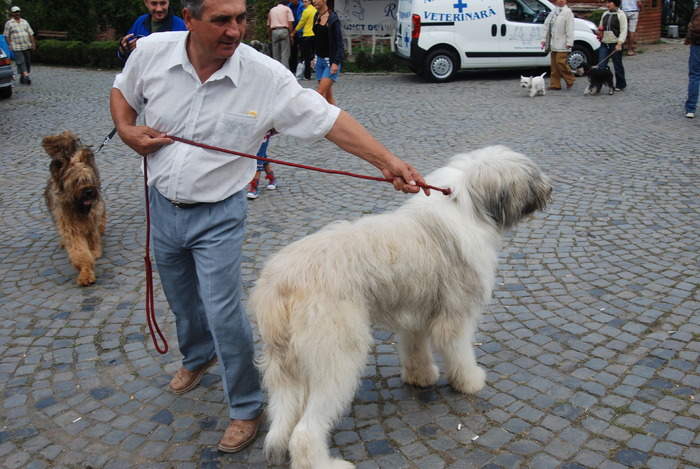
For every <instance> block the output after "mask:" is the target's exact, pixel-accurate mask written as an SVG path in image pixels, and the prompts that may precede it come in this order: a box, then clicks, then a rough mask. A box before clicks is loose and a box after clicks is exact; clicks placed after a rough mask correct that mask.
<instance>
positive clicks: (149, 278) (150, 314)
mask: <svg viewBox="0 0 700 469" xmlns="http://www.w3.org/2000/svg"><path fill="white" fill-rule="evenodd" d="M168 138H170V139H172V140H175V141H177V142H182V143H187V144H188V145H193V146H195V147H200V148H205V149H207V150H214V151H220V152H223V153H229V154H231V155H237V156H243V157H245V158H252V159H254V160H263V161H269V162H270V163H276V164H281V165H285V166H292V167H295V168H302V169H310V170H312V171H319V172H321V173H330V174H340V175H343V176H351V177H355V178H360V179H368V180H370V181H381V182H389V183H391V182H393V181H392V180H391V179H388V178H380V177H374V176H365V175H362V174H355V173H349V172H347V171H337V170H333V169H323V168H317V167H314V166H307V165H304V164H299V163H290V162H287V161H280V160H274V159H272V158H265V157H261V156H253V155H249V154H247V153H240V152H237V151H233V150H227V149H225V148H219V147H214V146H211V145H207V144H205V143H197V142H194V141H192V140H187V139H184V138H180V137H172V136H168ZM143 182H144V188H145V195H146V255H145V256H144V262H145V264H146V321H147V322H148V329H149V330H150V332H151V338H152V339H153V345H154V346H155V347H156V350H157V351H158V353H160V354H166V353H168V341H167V340H165V337H164V336H163V333H162V332H161V331H160V328H159V327H158V323H157V322H156V313H155V301H154V295H153V265H152V264H151V251H150V245H151V210H150V207H149V200H148V158H147V157H144V158H143ZM418 187H421V188H425V189H432V190H436V191H440V192H442V193H443V194H445V195H450V194H451V193H452V189H450V188H449V187H448V188H447V189H442V188H440V187H435V186H431V185H428V184H418ZM154 331H155V332H154ZM156 333H157V334H158V337H160V340H161V341H162V342H163V348H161V347H160V345H159V344H158V339H157V338H156Z"/></svg>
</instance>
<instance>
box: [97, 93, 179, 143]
mask: <svg viewBox="0 0 700 469" xmlns="http://www.w3.org/2000/svg"><path fill="white" fill-rule="evenodd" d="M109 109H110V112H111V113H112V120H113V121H114V126H115V127H116V128H117V133H118V134H119V138H121V139H122V141H123V142H124V143H126V144H127V145H128V146H129V147H130V148H131V149H133V150H134V151H135V152H136V153H138V154H139V155H141V156H147V155H149V154H151V153H153V152H155V151H157V150H159V149H160V148H161V147H162V146H163V145H170V144H171V143H173V140H171V139H169V138H165V137H166V135H167V134H165V133H163V132H158V131H156V130H154V129H152V128H150V127H147V126H145V125H136V118H137V117H138V113H137V112H136V111H135V110H134V108H132V107H131V106H130V105H129V103H128V102H127V100H126V98H124V95H123V94H122V92H121V91H119V89H117V88H112V92H111V93H110V95H109Z"/></svg>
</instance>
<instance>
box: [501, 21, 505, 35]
mask: <svg viewBox="0 0 700 469" xmlns="http://www.w3.org/2000/svg"><path fill="white" fill-rule="evenodd" d="M505 35H506V25H505V24H502V25H501V36H505Z"/></svg>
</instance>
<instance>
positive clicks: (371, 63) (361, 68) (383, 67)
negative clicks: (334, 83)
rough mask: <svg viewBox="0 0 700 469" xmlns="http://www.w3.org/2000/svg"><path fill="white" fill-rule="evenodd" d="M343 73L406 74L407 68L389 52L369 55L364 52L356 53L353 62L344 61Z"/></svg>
mask: <svg viewBox="0 0 700 469" xmlns="http://www.w3.org/2000/svg"><path fill="white" fill-rule="evenodd" d="M342 71H344V72H408V67H407V66H406V64H405V63H404V61H403V60H401V59H400V58H398V57H397V56H396V55H394V54H393V53H391V52H384V53H380V54H374V55H372V54H370V53H368V52H365V51H360V52H358V54H357V56H356V58H355V61H354V62H351V61H349V60H346V61H345V62H344V63H343V68H342Z"/></svg>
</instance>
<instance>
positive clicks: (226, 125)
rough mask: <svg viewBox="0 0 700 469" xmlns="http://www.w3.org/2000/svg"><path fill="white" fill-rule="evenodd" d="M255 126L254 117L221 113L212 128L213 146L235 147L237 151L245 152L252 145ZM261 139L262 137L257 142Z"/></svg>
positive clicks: (255, 120)
mask: <svg viewBox="0 0 700 469" xmlns="http://www.w3.org/2000/svg"><path fill="white" fill-rule="evenodd" d="M257 124H258V122H257V119H256V116H254V115H251V114H237V113H231V112H222V113H221V114H219V117H218V119H217V121H216V125H215V126H214V131H213V132H212V135H211V141H212V142H214V143H213V145H218V146H223V147H226V148H232V147H235V149H237V150H239V151H246V149H247V147H248V146H249V145H250V144H251V143H253V140H254V138H255V134H256V129H257V127H258V125H257ZM261 139H262V137H261V138H260V139H258V140H261ZM257 143H258V144H259V143H260V142H257Z"/></svg>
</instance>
